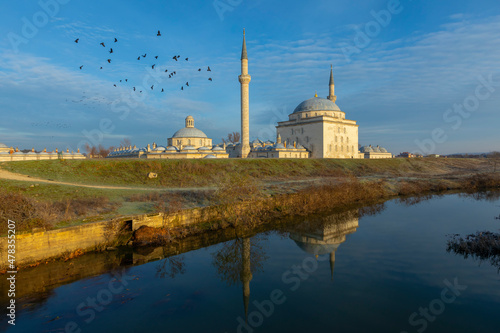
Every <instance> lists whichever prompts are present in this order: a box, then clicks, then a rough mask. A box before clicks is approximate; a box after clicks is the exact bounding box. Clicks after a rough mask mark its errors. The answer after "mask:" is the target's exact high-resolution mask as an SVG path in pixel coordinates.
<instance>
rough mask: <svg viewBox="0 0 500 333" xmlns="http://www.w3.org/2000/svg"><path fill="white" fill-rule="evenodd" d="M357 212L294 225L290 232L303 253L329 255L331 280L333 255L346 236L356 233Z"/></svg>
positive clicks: (353, 211)
mask: <svg viewBox="0 0 500 333" xmlns="http://www.w3.org/2000/svg"><path fill="white" fill-rule="evenodd" d="M358 221H359V212H358V210H357V209H356V210H352V211H348V212H344V213H339V214H335V215H330V216H328V217H323V218H317V219H312V220H311V219H308V220H307V221H304V222H302V223H299V224H297V225H295V226H294V227H293V228H292V230H291V231H290V238H291V239H292V240H294V241H295V243H296V244H297V245H298V246H299V247H300V248H301V249H302V250H304V251H305V252H307V253H309V254H312V255H314V256H316V258H318V256H321V255H326V254H329V255H330V274H331V279H332V280H333V269H334V267H335V253H336V252H337V249H338V247H339V246H340V244H342V243H343V242H345V240H346V235H348V234H352V233H354V232H356V229H357V228H358Z"/></svg>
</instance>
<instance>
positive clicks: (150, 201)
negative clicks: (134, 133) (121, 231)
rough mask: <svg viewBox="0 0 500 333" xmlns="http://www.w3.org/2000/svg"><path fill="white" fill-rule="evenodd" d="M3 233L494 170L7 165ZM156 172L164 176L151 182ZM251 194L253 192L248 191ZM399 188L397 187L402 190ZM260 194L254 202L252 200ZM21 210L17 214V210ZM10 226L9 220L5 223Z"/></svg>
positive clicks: (395, 163) (400, 164) (270, 163)
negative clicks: (352, 181) (229, 193)
mask: <svg viewBox="0 0 500 333" xmlns="http://www.w3.org/2000/svg"><path fill="white" fill-rule="evenodd" d="M0 169H1V171H0V220H1V221H0V222H2V223H0V235H2V234H5V232H6V230H2V226H4V225H5V223H3V221H4V220H5V219H7V218H10V219H12V220H17V221H18V223H19V224H18V231H32V230H33V229H37V228H43V229H46V230H51V229H58V228H65V227H70V226H76V225H80V224H85V223H92V222H96V221H102V220H110V219H114V218H120V217H124V216H130V215H138V214H152V213H157V212H172V211H179V210H182V209H191V208H196V207H207V206H213V205H218V204H220V202H221V201H224V198H222V199H221V198H220V194H221V189H222V192H223V191H224V189H225V188H232V187H233V188H234V187H235V184H238V186H239V190H241V191H242V190H244V191H242V192H235V193H237V194H238V200H240V201H242V200H253V199H254V197H261V198H267V197H269V196H274V195H279V194H290V193H296V192H297V191H300V190H304V189H307V188H310V187H314V186H318V185H321V184H325V183H328V184H333V183H341V182H343V181H344V180H345V179H349V178H353V177H355V178H357V179H358V180H360V181H361V182H371V181H375V182H376V181H380V180H384V181H387V182H388V183H389V184H391V183H392V184H393V186H394V187H400V186H399V185H400V184H403V185H404V186H402V187H401V188H400V189H398V191H401V192H402V193H403V194H413V193H418V191H419V189H418V187H417V188H413V187H414V186H413V185H412V181H414V180H426V181H429V180H433V181H436V182H437V181H440V182H445V183H446V182H449V184H445V185H446V187H450V188H454V187H455V185H454V184H455V183H457V181H459V180H462V179H464V177H469V176H471V175H474V174H477V173H484V172H488V171H489V169H491V165H490V164H488V161H487V160H486V159H435V158H426V159H387V160H332V159H321V160H313V159H310V160H293V159H290V160H287V159H283V160H281V159H280V160H277V159H269V160H268V159H249V160H238V159H230V160H224V161H222V160H220V161H219V160H217V161H212V160H187V161H177V160H165V161H151V160H146V161H142V160H56V161H25V162H10V163H2V164H0ZM150 173H154V174H156V176H157V177H156V178H149V177H148V175H150ZM249 190H251V193H250V192H248V191H249ZM394 190H395V189H394ZM250 195H251V196H253V197H250ZM16 207H17V208H16ZM5 221H6V220H5Z"/></svg>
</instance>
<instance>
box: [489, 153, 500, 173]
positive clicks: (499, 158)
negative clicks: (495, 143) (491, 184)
mask: <svg viewBox="0 0 500 333" xmlns="http://www.w3.org/2000/svg"><path fill="white" fill-rule="evenodd" d="M488 161H489V162H490V164H491V165H492V166H493V172H497V166H498V165H499V164H500V152H498V151H493V152H491V153H489V154H488Z"/></svg>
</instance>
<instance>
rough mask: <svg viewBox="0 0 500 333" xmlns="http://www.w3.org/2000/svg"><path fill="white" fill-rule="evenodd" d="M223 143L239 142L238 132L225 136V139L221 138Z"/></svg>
mask: <svg viewBox="0 0 500 333" xmlns="http://www.w3.org/2000/svg"><path fill="white" fill-rule="evenodd" d="M222 142H224V143H238V142H240V132H233V133H229V134H228V135H227V138H225V139H224V138H222Z"/></svg>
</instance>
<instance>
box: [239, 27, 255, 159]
mask: <svg viewBox="0 0 500 333" xmlns="http://www.w3.org/2000/svg"><path fill="white" fill-rule="evenodd" d="M238 79H239V81H240V86H241V145H240V149H241V155H240V157H241V158H247V157H248V154H249V153H250V135H249V131H250V130H249V112H250V106H249V83H250V80H251V79H252V78H251V77H250V75H248V55H247V43H246V39H245V29H243V47H242V49H241V75H240V76H239V77H238Z"/></svg>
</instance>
